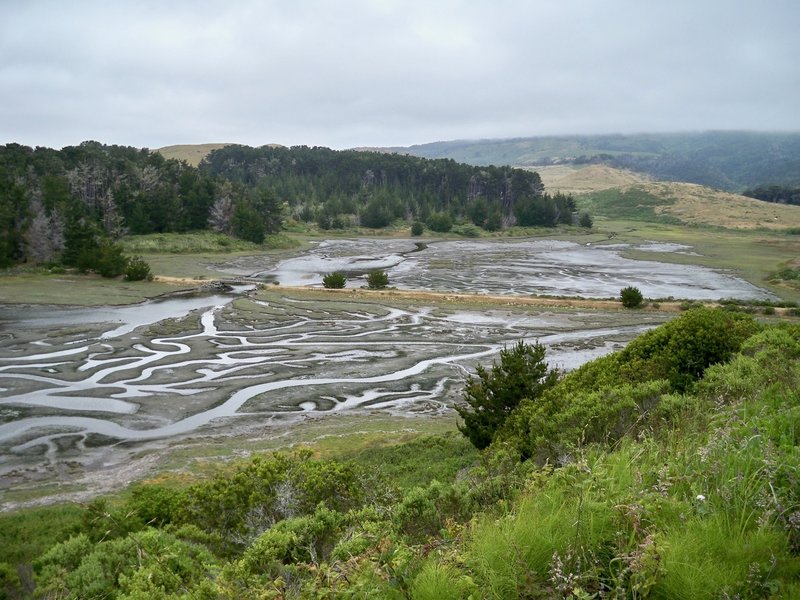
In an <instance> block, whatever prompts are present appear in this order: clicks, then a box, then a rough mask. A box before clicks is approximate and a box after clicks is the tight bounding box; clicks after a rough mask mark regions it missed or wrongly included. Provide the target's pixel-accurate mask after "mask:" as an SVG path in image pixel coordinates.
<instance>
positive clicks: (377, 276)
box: [367, 270, 389, 290]
mask: <svg viewBox="0 0 800 600" xmlns="http://www.w3.org/2000/svg"><path fill="white" fill-rule="evenodd" d="M387 285H389V276H388V275H387V274H386V271H381V270H376V271H372V272H371V273H370V274H369V275H367V287H368V288H369V289H371V290H382V289H383V288H385V287H386V286H387Z"/></svg>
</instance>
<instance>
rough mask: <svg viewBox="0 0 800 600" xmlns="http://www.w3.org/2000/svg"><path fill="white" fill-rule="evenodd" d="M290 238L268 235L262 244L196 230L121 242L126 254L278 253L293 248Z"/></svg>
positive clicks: (132, 237)
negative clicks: (262, 251) (276, 251)
mask: <svg viewBox="0 0 800 600" xmlns="http://www.w3.org/2000/svg"><path fill="white" fill-rule="evenodd" d="M297 245H299V244H298V242H295V241H294V240H293V239H292V238H291V237H289V236H287V235H284V234H275V235H269V236H267V237H266V239H265V240H264V243H263V244H262V245H260V246H259V245H258V244H254V243H252V242H248V241H245V240H240V239H238V238H235V237H231V236H228V235H224V234H222V233H214V232H211V231H197V232H193V233H153V234H150V235H133V236H128V237H126V238H124V239H123V240H122V247H123V248H124V250H125V253H126V254H187V253H188V254H203V253H204V254H209V253H228V252H258V251H259V250H265V249H266V250H281V249H288V248H294V247H296V246H297Z"/></svg>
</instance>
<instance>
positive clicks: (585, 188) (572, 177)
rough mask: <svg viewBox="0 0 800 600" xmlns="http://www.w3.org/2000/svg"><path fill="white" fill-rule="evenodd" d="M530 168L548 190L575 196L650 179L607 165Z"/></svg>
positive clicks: (644, 181) (565, 165)
mask: <svg viewBox="0 0 800 600" xmlns="http://www.w3.org/2000/svg"><path fill="white" fill-rule="evenodd" d="M528 168H529V169H532V170H535V171H536V172H537V173H539V176H540V177H541V178H542V183H543V184H544V187H545V189H546V190H548V191H550V192H561V193H562V194H572V195H574V196H580V195H582V194H587V193H590V192H597V191H599V190H607V189H610V188H616V187H626V186H630V185H635V184H638V183H646V182H648V181H650V179H649V178H648V177H646V176H645V175H642V174H640V173H634V172H633V171H627V170H623V169H615V168H614V167H609V166H606V165H572V164H563V165H545V166H541V167H528Z"/></svg>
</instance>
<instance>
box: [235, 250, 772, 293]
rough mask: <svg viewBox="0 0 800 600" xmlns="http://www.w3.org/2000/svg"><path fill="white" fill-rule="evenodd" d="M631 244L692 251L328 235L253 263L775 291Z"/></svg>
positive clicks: (493, 282) (429, 283) (444, 283)
mask: <svg viewBox="0 0 800 600" xmlns="http://www.w3.org/2000/svg"><path fill="white" fill-rule="evenodd" d="M627 249H635V250H642V251H647V252H653V253H668V252H679V253H681V254H693V252H692V251H691V248H689V247H688V246H683V245H679V244H657V243H647V244H642V245H640V246H630V245H627V244H613V245H585V244H584V245H582V244H578V243H575V242H568V241H561V240H523V241H519V240H516V241H487V240H455V241H441V242H435V243H430V244H428V245H427V247H425V248H423V249H422V250H420V251H417V248H416V247H415V242H414V241H412V240H375V239H354V240H327V241H324V242H320V243H319V244H318V245H316V246H315V247H313V248H311V249H310V250H308V251H307V252H305V253H303V255H301V256H298V257H295V258H290V259H286V260H283V261H280V262H277V263H276V264H272V265H269V264H264V263H262V264H261V265H258V264H256V263H253V264H251V265H250V266H251V268H252V269H253V271H257V273H256V277H261V278H268V279H271V280H276V281H278V282H280V283H282V284H284V285H321V283H322V276H323V274H325V273H330V272H333V271H343V272H345V273H347V274H348V276H349V277H350V281H349V282H348V285H349V287H359V286H362V285H364V284H365V275H366V273H368V272H369V271H371V270H373V269H383V270H385V271H387V273H388V275H389V280H390V283H391V285H394V286H396V287H398V288H401V289H402V288H405V289H423V290H435V291H454V292H476V293H487V294H503V295H532V294H535V295H554V296H573V297H583V298H611V297H616V296H617V295H618V294H619V290H620V289H622V288H623V287H626V286H636V287H638V288H639V289H640V290H641V291H642V293H643V294H644V296H645V297H647V298H669V297H674V298H680V299H693V300H718V299H722V298H740V299H764V298H771V297H772V296H771V294H770V293H769V292H767V291H765V290H762V289H760V288H758V287H756V286H754V285H752V284H750V283H748V282H747V281H744V280H743V279H741V278H739V277H736V276H734V275H732V274H730V273H724V272H720V271H715V270H712V269H709V268H706V267H701V266H695V265H681V264H672V263H666V262H660V261H656V260H633V259H629V258H625V257H624V256H622V251H624V250H627Z"/></svg>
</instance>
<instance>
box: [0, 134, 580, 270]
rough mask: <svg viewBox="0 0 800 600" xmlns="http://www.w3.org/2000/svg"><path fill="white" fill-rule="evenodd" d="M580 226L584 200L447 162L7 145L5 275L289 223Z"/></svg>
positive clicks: (321, 151)
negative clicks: (120, 249) (152, 238)
mask: <svg viewBox="0 0 800 600" xmlns="http://www.w3.org/2000/svg"><path fill="white" fill-rule="evenodd" d="M574 219H575V202H574V200H573V198H572V197H571V196H565V195H562V194H555V195H550V194H548V193H546V192H545V190H544V185H543V184H542V181H541V179H540V177H539V175H538V174H537V173H535V172H532V171H527V170H522V169H513V168H510V167H474V166H469V165H465V164H459V163H456V162H455V161H453V160H448V159H439V160H429V159H422V158H417V157H413V156H407V155H399V154H385V153H378V152H366V151H336V150H330V149H328V148H319V147H314V148H309V147H306V146H298V147H293V148H285V147H267V146H264V147H261V148H251V147H247V146H228V147H225V148H222V149H219V150H215V151H213V152H212V153H211V154H210V155H209V156H208V157H207V158H206V159H205V160H204V161H203V162H202V163H201V164H200V166H199V167H197V168H196V167H192V166H190V165H188V164H187V163H185V162H182V161H177V160H174V159H166V158H164V157H163V156H162V155H161V154H159V153H158V152H151V151H149V150H147V149H139V148H133V147H126V146H116V145H104V144H100V143H98V142H93V141H87V142H83V143H81V144H80V145H78V146H68V147H65V148H63V149H62V150H54V149H50V148H42V147H37V148H35V149H34V148H30V147H27V146H22V145H20V144H7V145H5V146H2V147H0V238H1V239H2V242H0V266H2V267H8V266H11V265H13V264H16V263H20V262H33V263H49V262H59V261H61V262H63V263H64V264H66V265H67V266H79V267H80V266H82V265H83V266H86V265H85V264H84V263H85V262H86V260H87V259H88V258H90V257H93V256H96V255H98V253H99V252H100V251H101V249H102V248H104V247H108V248H112V249H113V247H114V246H113V244H114V243H115V242H116V241H117V240H118V239H119V238H121V237H122V236H124V235H127V234H149V233H166V232H188V231H198V230H208V229H210V230H214V231H218V232H222V233H226V234H229V235H233V236H236V237H239V238H241V239H245V240H248V241H252V242H255V243H261V242H262V241H263V240H264V237H265V236H266V235H268V234H270V233H275V232H278V231H280V230H281V229H282V228H283V227H284V226H285V224H286V222H287V221H295V222H304V223H307V224H310V225H315V226H317V227H319V228H321V229H336V228H347V227H352V226H363V227H370V228H381V227H385V226H387V225H390V224H391V223H393V222H396V221H398V220H399V221H406V222H420V223H424V224H425V225H427V226H428V227H429V228H430V229H432V230H434V231H447V230H449V229H450V227H452V225H453V223H457V222H462V223H473V224H474V225H476V226H478V227H482V228H484V229H486V230H497V229H501V228H504V227H509V226H512V225H522V226H541V227H553V226H556V225H558V224H559V223H567V224H572V223H573V220H574ZM587 222H588V223H590V221H586V220H585V219H584V220H583V221H582V223H583V224H584V226H587V225H586V223H587ZM81 257H83V259H82V258H81ZM90 268H93V267H92V266H90Z"/></svg>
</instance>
